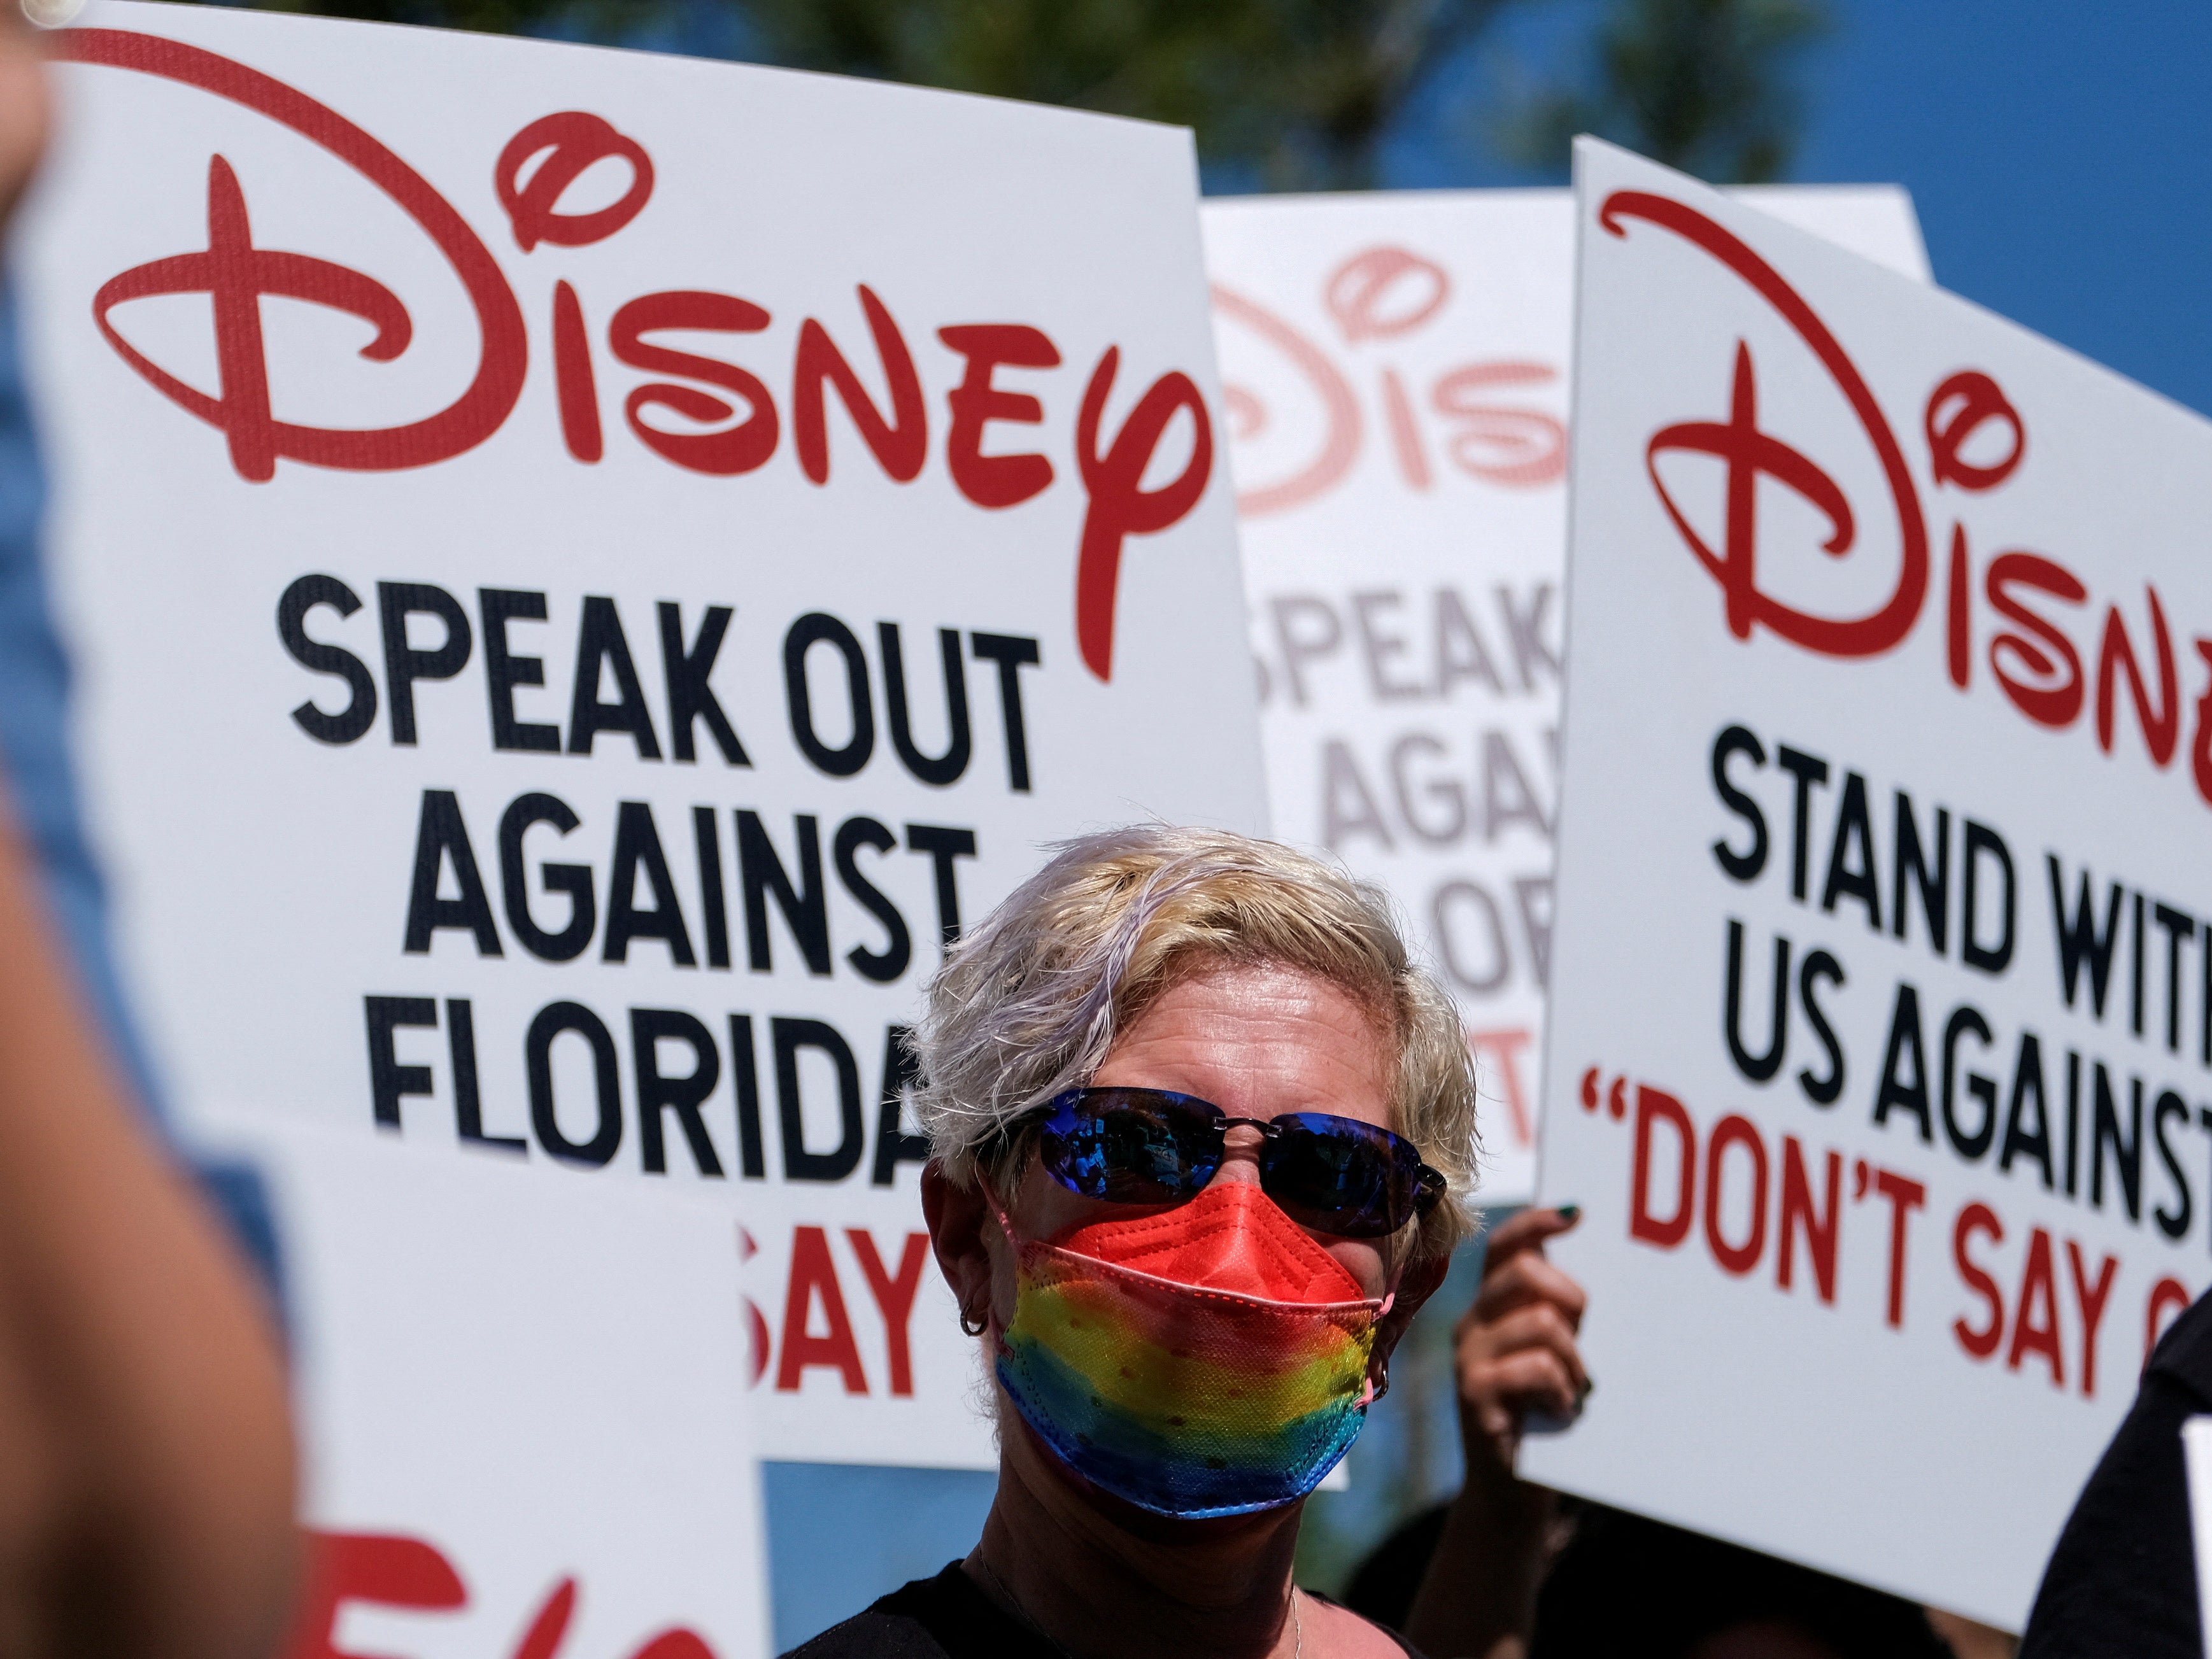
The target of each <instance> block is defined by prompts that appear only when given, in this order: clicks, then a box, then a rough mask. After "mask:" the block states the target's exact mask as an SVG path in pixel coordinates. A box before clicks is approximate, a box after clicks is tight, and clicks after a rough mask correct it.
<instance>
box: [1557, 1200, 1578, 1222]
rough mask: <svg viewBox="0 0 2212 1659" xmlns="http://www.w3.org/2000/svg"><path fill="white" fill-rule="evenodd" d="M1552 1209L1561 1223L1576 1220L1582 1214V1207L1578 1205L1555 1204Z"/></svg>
mask: <svg viewBox="0 0 2212 1659" xmlns="http://www.w3.org/2000/svg"><path fill="white" fill-rule="evenodd" d="M1552 1207H1553V1209H1554V1210H1556V1211H1558V1212H1559V1219H1560V1220H1562V1221H1574V1220H1577V1219H1579V1218H1581V1215H1582V1212H1583V1206H1581V1205H1579V1204H1555V1205H1553V1206H1552Z"/></svg>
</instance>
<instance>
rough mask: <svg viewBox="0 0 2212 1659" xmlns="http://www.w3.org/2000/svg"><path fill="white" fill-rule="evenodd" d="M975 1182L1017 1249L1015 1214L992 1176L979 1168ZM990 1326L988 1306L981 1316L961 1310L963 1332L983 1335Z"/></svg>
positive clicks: (1007, 1241)
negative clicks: (995, 1185)
mask: <svg viewBox="0 0 2212 1659" xmlns="http://www.w3.org/2000/svg"><path fill="white" fill-rule="evenodd" d="M975 1184H976V1185H977V1186H978V1187H980V1188H981V1189H982V1192H983V1200H984V1202H985V1203H987V1204H988V1205H989V1206H991V1215H992V1217H993V1218H994V1219H995V1220H996V1221H997V1222H998V1224H999V1231H1000V1233H1001V1234H1003V1235H1004V1236H1005V1237H1006V1243H1007V1244H1008V1245H1010V1246H1011V1247H1012V1248H1013V1249H1016V1250H1018V1249H1021V1240H1020V1239H1019V1238H1018V1237H1016V1236H1015V1233H1014V1218H1013V1216H1012V1213H1011V1212H1008V1210H1007V1208H1006V1204H1005V1203H1004V1202H1003V1201H1002V1200H1000V1197H999V1194H998V1191H997V1189H996V1188H994V1187H993V1186H992V1185H991V1177H990V1176H987V1175H985V1174H984V1173H983V1171H982V1170H981V1169H978V1170H976V1171H975ZM990 1328H991V1316H990V1313H989V1312H988V1310H986V1311H985V1312H984V1313H983V1314H982V1315H981V1316H980V1317H979V1316H976V1315H974V1314H971V1313H969V1311H968V1310H967V1309H966V1308H965V1307H963V1308H962V1309H961V1310H960V1329H961V1331H962V1333H963V1334H965V1335H968V1336H981V1335H982V1334H984V1333H985V1332H987V1331H988V1330H989V1329H990Z"/></svg>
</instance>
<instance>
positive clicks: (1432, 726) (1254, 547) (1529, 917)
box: [1206, 186, 1928, 1204]
mask: <svg viewBox="0 0 2212 1659" xmlns="http://www.w3.org/2000/svg"><path fill="white" fill-rule="evenodd" d="M1742 195H1743V199H1745V200H1747V201H1752V202H1756V203H1757V204H1759V205H1760V206H1761V207H1763V208H1765V210H1768V211H1770V212H1773V213H1776V214H1778V215H1779V216H1783V217H1785V218H1788V219H1790V220H1791V221H1792V222H1796V223H1798V224H1801V225H1802V226H1804V227H1806V228H1808V229H1811V230H1814V231H1815V232H1817V233H1819V234H1823V235H1826V236H1829V237H1832V238H1833V239H1834V240H1837V241H1838V242H1839V243H1841V244H1842V245H1844V246H1848V247H1851V248H1853V249H1855V250H1856V251H1857V252H1863V253H1865V254H1867V255H1868V256H1869V257H1870V258H1876V259H1879V260H1881V261H1882V262H1883V263H1884V264H1888V265H1890V266H1891V267H1892V268H1893V269H1895V270H1901V271H1903V272H1904V273H1905V274H1906V275H1908V276H1917V277H1922V278H1923V279H1924V278H1925V277H1926V276H1927V274H1928V265H1927V256H1926V254H1925V252H1923V249H1922V247H1921V243H1920V232H1919V227H1918V225H1917V223H1916V222H1915V221H1914V219H1913V216H1912V204H1911V202H1910V201H1909V200H1908V199H1907V198H1906V197H1905V194H1904V192H1903V191H1899V190H1897V189H1895V188H1893V187H1887V188H1886V187H1882V186H1866V187H1857V188H1854V187H1848V186H1830V187H1826V188H1794V189H1793V188H1788V187H1767V188H1764V189H1753V190H1749V191H1744V192H1743V193H1742ZM1206 269H1207V273H1208V275H1209V276H1211V277H1212V283H1213V307H1214V328H1215V334H1216V337H1217V340H1218V346H1219V350H1220V355H1221V373H1222V378H1223V381H1224V386H1223V398H1224V400H1225V401H1224V424H1225V426H1226V427H1227V428H1228V431H1229V434H1230V439H1231V442H1230V454H1231V461H1232V463H1233V465H1234V467H1235V471H1236V476H1237V507H1238V513H1239V518H1240V532H1241V534H1242V537H1243V545H1244V561H1245V574H1246V581H1247V585H1248V587H1249V593H1250V600H1251V606H1252V649H1253V653H1254V656H1255V659H1256V661H1257V665H1258V671H1259V685H1260V696H1261V730H1262V732H1263V734H1264V736H1265V740H1266V744H1267V779H1268V788H1269V793H1270V798H1271V800H1272V802H1273V809H1274V825H1275V833H1276V834H1277V835H1278V836H1282V837H1283V838H1284V839H1285V840H1288V841H1292V842H1304V843H1307V844H1310V845H1316V846H1319V847H1322V848H1327V849H1328V851H1329V852H1331V853H1334V854H1335V855H1336V856H1337V857H1339V858H1340V859H1342V860H1345V861H1346V863H1347V864H1348V865H1350V866H1351V867H1352V869H1353V870H1354V871H1356V872H1358V873H1359V874H1361V875H1364V876H1367V877H1370V878H1373V879H1375V880H1376V881H1379V882H1381V883H1383V884H1384V885H1385V886H1387V887H1388V888H1389V890H1391V892H1392V894H1393V895H1394V896H1395V898H1396V899H1397V901H1398V904H1399V907H1400V908H1401V911H1402V912H1403V914H1404V915H1405V918H1406V920H1407V924H1408V927H1409V930H1410V932H1411V933H1412V935H1413V938H1414V939H1416V940H1417V941H1419V943H1420V944H1421V945H1424V946H1425V949H1426V951H1427V953H1428V956H1429V957H1430V959H1431V962H1432V963H1434V965H1435V966H1436V968H1437V970H1438V971H1439V972H1440V973H1441V974H1442V975H1443V977H1444V979H1445V981H1446V982H1447V983H1448V984H1449V986H1450V987H1451V988H1452V990H1453V992H1454V994H1455V995H1456V996H1457V997H1458V998H1459V1000H1460V1005H1461V1007H1462V1010H1463V1012H1464V1014H1465V1017H1466V1021H1467V1030H1468V1042H1469V1043H1470V1044H1471V1045H1472V1046H1473V1048H1474V1051H1475V1054H1476V1057H1477V1059H1478V1060H1479V1062H1480V1066H1481V1071H1482V1082H1483V1116H1482V1133H1483V1148H1484V1164H1485V1172H1484V1177H1483V1183H1482V1188H1481V1193H1480V1196H1481V1198H1482V1199H1483V1200H1484V1201H1485V1202H1486V1203H1492V1204H1525V1203H1527V1202H1528V1200H1529V1197H1530V1196H1531V1194H1533V1193H1534V1188H1535V1108H1536V1086H1537V1070H1538V1062H1539V1060H1540V1059H1541V1055H1542V1053H1543V1019H1544V982H1545V975H1546V971H1547V965H1548V958H1549V955H1550V949H1551V927H1552V840H1553V824H1554V822H1555V815H1556V812H1557V803H1558V790H1559V695H1560V688H1561V667H1562V662H1561V659H1562V653H1563V650H1564V647H1565V617H1564V614H1563V613H1564V605H1563V600H1562V595H1561V592H1560V587H1561V580H1562V575H1563V571H1564V567H1565V561H1566V464H1567V429H1568V420H1569V411H1568V388H1569V386H1570V384H1571V376H1572V368H1571V362H1570V355H1571V333H1572V323H1573V312H1574V304H1573V301H1574V204H1573V198H1572V197H1571V196H1570V195H1569V194H1568V193H1567V192H1566V191H1433V192H1431V191H1420V192H1407V193H1404V194H1386V193H1373V194H1365V195H1343V196H1308V197H1253V198H1247V199H1244V200H1238V201H1215V202H1210V203H1208V204H1206Z"/></svg>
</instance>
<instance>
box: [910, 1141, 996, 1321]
mask: <svg viewBox="0 0 2212 1659" xmlns="http://www.w3.org/2000/svg"><path fill="white" fill-rule="evenodd" d="M921 1215H922V1219H923V1220H924V1221H925V1222H926V1223H927V1225H928V1227H929V1245H930V1249H933V1251H935V1252H936V1255H937V1267H938V1270H939V1272H940V1273H943V1274H944V1275H945V1283H946V1284H948V1285H951V1287H952V1296H953V1299H954V1300H955V1301H956V1302H957V1303H958V1304H959V1305H960V1321H961V1324H962V1326H963V1328H973V1327H975V1326H976V1325H978V1324H979V1323H981V1322H982V1321H984V1320H987V1319H988V1318H989V1317H990V1313H991V1282H992V1280H991V1252H990V1248H989V1245H988V1244H987V1242H986V1238H985V1228H986V1226H987V1224H988V1223H989V1222H990V1220H991V1208H990V1205H989V1203H988V1202H987V1200H985V1198H984V1196H983V1183H982V1182H980V1181H979V1182H974V1183H972V1184H971V1185H969V1186H966V1187H962V1186H959V1185H957V1184H956V1183H955V1182H954V1181H953V1180H952V1178H951V1176H948V1175H946V1174H945V1166H944V1165H943V1164H940V1163H939V1162H938V1161H937V1160H936V1159H935V1158H931V1159H930V1160H929V1162H928V1163H927V1164H923V1165H922V1166H921Z"/></svg>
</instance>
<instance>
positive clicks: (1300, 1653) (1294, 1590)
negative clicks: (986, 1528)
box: [975, 1550, 1306, 1659]
mask: <svg viewBox="0 0 2212 1659" xmlns="http://www.w3.org/2000/svg"><path fill="white" fill-rule="evenodd" d="M975 1565H977V1566H979V1567H981V1568H982V1569H983V1571H984V1574H985V1575H986V1576H987V1577H988V1578H989V1579H990V1581H991V1583H993V1584H994V1585H996V1586H997V1588H998V1591H999V1594H1000V1595H1003V1596H1004V1597H1006V1603H1007V1605H1008V1606H1010V1607H1012V1608H1013V1610H1014V1612H1015V1614H1016V1615H1017V1616H1018V1618H1019V1619H1020V1620H1021V1621H1022V1623H1024V1625H1027V1626H1029V1627H1030V1630H1031V1631H1032V1632H1034V1633H1035V1634H1036V1637H1037V1638H1038V1639H1039V1640H1040V1641H1042V1642H1043V1643H1044V1644H1045V1645H1046V1646H1047V1647H1048V1648H1050V1649H1051V1650H1053V1651H1054V1653H1057V1654H1059V1655H1060V1659H1075V1656H1074V1655H1073V1653H1071V1652H1069V1651H1068V1650H1067V1648H1066V1644H1063V1643H1061V1642H1060V1641H1058V1640H1057V1639H1055V1638H1054V1636H1053V1634H1052V1632H1050V1631H1048V1630H1047V1629H1046V1628H1045V1627H1044V1626H1042V1625H1040V1624H1039V1623H1037V1621H1036V1615H1035V1614H1034V1613H1030V1610H1029V1607H1028V1605H1027V1604H1026V1603H1024V1601H1023V1600H1022V1598H1021V1597H1020V1596H1018V1595H1015V1594H1014V1589H1013V1586H1012V1585H1011V1584H1009V1583H1007V1582H1006V1580H1005V1579H1003V1578H1001V1577H999V1570H998V1569H997V1568H996V1567H994V1566H993V1565H991V1560H990V1558H989V1557H988V1556H987V1555H985V1554H984V1553H982V1552H981V1550H978V1551H977V1552H976V1553H975ZM1291 1659H1306V1620H1305V1614H1304V1612H1303V1611H1302V1610H1301V1609H1300V1607H1299V1606H1298V1587H1297V1585H1296V1584H1293V1585H1291Z"/></svg>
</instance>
